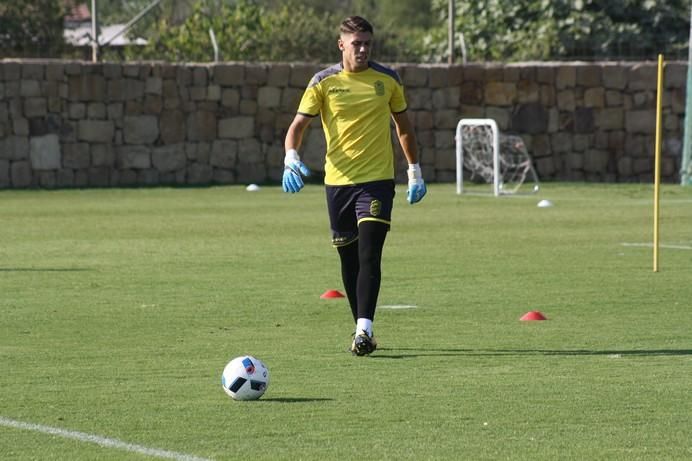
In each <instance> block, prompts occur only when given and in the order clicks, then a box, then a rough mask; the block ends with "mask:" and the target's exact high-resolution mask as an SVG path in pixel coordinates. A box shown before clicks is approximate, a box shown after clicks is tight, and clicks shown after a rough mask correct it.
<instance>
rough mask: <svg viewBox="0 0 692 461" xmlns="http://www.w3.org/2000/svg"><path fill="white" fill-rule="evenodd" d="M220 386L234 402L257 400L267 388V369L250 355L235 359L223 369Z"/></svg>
mask: <svg viewBox="0 0 692 461" xmlns="http://www.w3.org/2000/svg"><path fill="white" fill-rule="evenodd" d="M221 385H222V386H223V390H224V391H225V392H226V394H228V395H229V396H231V398H233V399H234V400H257V399H259V398H260V397H262V394H264V392H265V391H266V390H267V387H268V386H269V369H268V368H267V366H266V365H265V364H264V363H262V361H260V360H257V359H256V358H254V357H252V356H250V355H243V356H240V357H236V358H234V359H233V360H231V361H230V362H228V365H226V368H224V369H223V373H222V374H221Z"/></svg>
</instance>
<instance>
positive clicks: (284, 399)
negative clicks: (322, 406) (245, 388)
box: [259, 397, 334, 403]
mask: <svg viewBox="0 0 692 461" xmlns="http://www.w3.org/2000/svg"><path fill="white" fill-rule="evenodd" d="M332 400H334V399H326V398H308V397H274V398H271V397H270V398H266V399H260V400H259V401H260V402H278V403H310V402H329V401H332Z"/></svg>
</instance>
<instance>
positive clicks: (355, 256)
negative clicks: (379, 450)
mask: <svg viewBox="0 0 692 461" xmlns="http://www.w3.org/2000/svg"><path fill="white" fill-rule="evenodd" d="M372 38H373V28H372V26H371V25H370V23H368V21H366V20H365V19H363V18H361V17H359V16H351V17H348V18H346V19H345V20H344V21H343V22H342V23H341V27H340V36H339V40H338V47H339V50H341V54H342V60H341V62H340V63H338V64H335V65H333V66H331V67H329V68H327V69H324V70H322V71H320V72H318V73H317V74H315V75H314V76H313V77H312V79H311V80H310V82H309V84H308V87H307V89H306V90H305V93H304V94H303V97H302V99H301V101H300V105H299V107H298V113H297V114H296V116H295V118H294V119H293V122H292V123H291V125H290V127H289V128H288V132H287V134H286V141H285V148H286V157H285V159H284V165H285V168H284V174H283V189H284V191H286V192H291V193H295V192H299V191H300V190H301V189H302V188H303V179H302V177H303V176H307V175H308V174H309V171H308V168H307V167H306V166H305V165H304V164H303V163H302V162H301V161H300V157H299V155H298V149H299V148H300V145H301V142H302V139H303V134H304V132H305V129H306V128H307V127H308V125H309V124H310V122H311V121H312V119H313V118H315V117H317V116H318V115H319V116H320V118H321V122H322V126H323V129H324V135H325V138H326V141H327V153H326V159H325V160H326V162H325V179H324V182H325V185H326V195H327V209H328V211H329V221H330V226H331V230H332V244H333V246H334V247H336V249H337V251H338V252H339V257H340V260H341V276H342V279H343V283H344V288H345V290H346V294H347V296H348V301H349V304H350V306H351V312H352V314H353V319H354V321H355V324H356V326H355V335H354V338H353V342H352V344H351V352H353V353H354V354H355V355H359V356H362V355H367V354H370V353H372V352H373V351H374V350H375V349H376V347H377V342H376V341H375V338H374V336H373V332H372V324H373V319H374V317H375V307H376V305H377V297H378V294H379V290H380V281H381V270H380V263H381V260H382V249H383V247H384V241H385V237H386V235H387V232H388V231H389V226H390V223H391V213H392V205H393V201H394V153H393V149H392V140H391V130H390V121H391V120H392V119H393V120H394V125H395V127H396V132H397V136H398V138H399V143H400V144H401V147H402V150H403V153H404V156H405V157H406V160H407V161H408V165H409V166H408V191H407V200H408V202H409V203H410V204H414V203H416V202H418V201H420V200H421V199H422V198H423V196H424V195H425V193H426V187H425V183H424V182H423V178H422V176H421V170H420V166H419V164H418V150H417V146H416V138H415V134H414V131H413V127H412V126H411V123H410V121H409V118H408V115H407V113H406V100H405V98H404V89H403V86H402V83H401V79H400V78H399V76H398V75H397V73H396V72H394V71H393V70H392V69H389V68H387V67H385V66H383V65H380V64H378V63H376V62H373V61H370V60H369V57H370V50H371V46H372Z"/></svg>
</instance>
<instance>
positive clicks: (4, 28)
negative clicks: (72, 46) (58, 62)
mask: <svg viewBox="0 0 692 461" xmlns="http://www.w3.org/2000/svg"><path fill="white" fill-rule="evenodd" d="M66 12H67V8H66V6H65V3H64V2H63V1H61V0H2V2H1V3H0V50H2V51H3V52H2V54H4V55H9V56H32V57H59V56H60V54H61V53H62V51H63V50H64V47H65V42H64V39H63V21H64V17H65V14H66Z"/></svg>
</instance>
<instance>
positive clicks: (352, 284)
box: [337, 240, 360, 323]
mask: <svg viewBox="0 0 692 461" xmlns="http://www.w3.org/2000/svg"><path fill="white" fill-rule="evenodd" d="M337 251H338V252H339V258H340V259H341V279H342V280H343V282H344V289H345V290H346V296H347V297H348V303H349V304H350V305H351V314H353V322H354V323H355V321H356V320H358V295H357V292H356V286H357V283H358V269H359V266H360V263H359V262H358V241H357V240H356V241H355V242H351V243H349V244H348V245H345V246H342V247H337Z"/></svg>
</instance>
